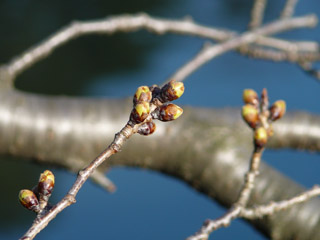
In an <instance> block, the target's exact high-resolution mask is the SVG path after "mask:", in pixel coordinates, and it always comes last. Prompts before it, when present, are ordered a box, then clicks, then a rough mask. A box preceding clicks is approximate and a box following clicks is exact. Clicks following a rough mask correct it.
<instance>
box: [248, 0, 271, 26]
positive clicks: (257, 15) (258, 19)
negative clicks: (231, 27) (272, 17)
mask: <svg viewBox="0 0 320 240" xmlns="http://www.w3.org/2000/svg"><path fill="white" fill-rule="evenodd" d="M266 5H267V0H255V1H254V4H253V7H252V9H251V22H250V23H249V29H255V28H257V27H259V26H260V25H261V23H262V21H263V15H264V10H265V8H266Z"/></svg>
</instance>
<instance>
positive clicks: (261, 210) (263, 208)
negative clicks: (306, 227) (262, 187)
mask: <svg viewBox="0 0 320 240" xmlns="http://www.w3.org/2000/svg"><path fill="white" fill-rule="evenodd" d="M319 195H320V187H319V186H317V185H316V186H314V187H313V188H312V189H310V190H308V191H305V192H303V193H301V194H299V195H297V196H295V197H293V198H290V199H287V200H283V201H279V202H271V203H269V204H267V205H259V206H256V207H254V208H246V209H243V210H242V211H241V214H240V216H241V217H243V218H246V219H256V218H261V217H263V216H266V215H272V214H274V213H276V212H279V211H281V210H285V209H288V208H290V207H292V206H293V205H296V204H299V203H303V202H306V201H308V200H309V199H311V198H313V197H316V196H319Z"/></svg>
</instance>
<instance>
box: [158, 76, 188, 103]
mask: <svg viewBox="0 0 320 240" xmlns="http://www.w3.org/2000/svg"><path fill="white" fill-rule="evenodd" d="M183 93H184V85H183V82H176V81H174V80H171V81H170V82H169V83H167V84H166V85H164V86H163V88H161V93H160V96H161V100H162V102H168V101H173V100H176V99H178V98H179V97H181V96H182V94H183Z"/></svg>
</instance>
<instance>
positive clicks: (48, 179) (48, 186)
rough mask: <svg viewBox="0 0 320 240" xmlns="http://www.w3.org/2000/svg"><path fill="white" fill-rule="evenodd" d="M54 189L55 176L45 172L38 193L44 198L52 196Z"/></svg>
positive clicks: (40, 179) (41, 176)
mask: <svg viewBox="0 0 320 240" xmlns="http://www.w3.org/2000/svg"><path fill="white" fill-rule="evenodd" d="M53 188H54V175H53V173H52V172H51V171H49V170H45V171H44V172H43V173H41V175H40V178H39V183H38V192H39V194H40V196H41V195H43V196H50V195H51V193H52V190H53Z"/></svg>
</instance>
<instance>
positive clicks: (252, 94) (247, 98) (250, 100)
mask: <svg viewBox="0 0 320 240" xmlns="http://www.w3.org/2000/svg"><path fill="white" fill-rule="evenodd" d="M242 98H243V101H244V103H245V104H251V105H255V106H257V105H258V103H259V97H258V94H257V93H256V91H254V90H253V89H245V90H244V91H243V95H242Z"/></svg>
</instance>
